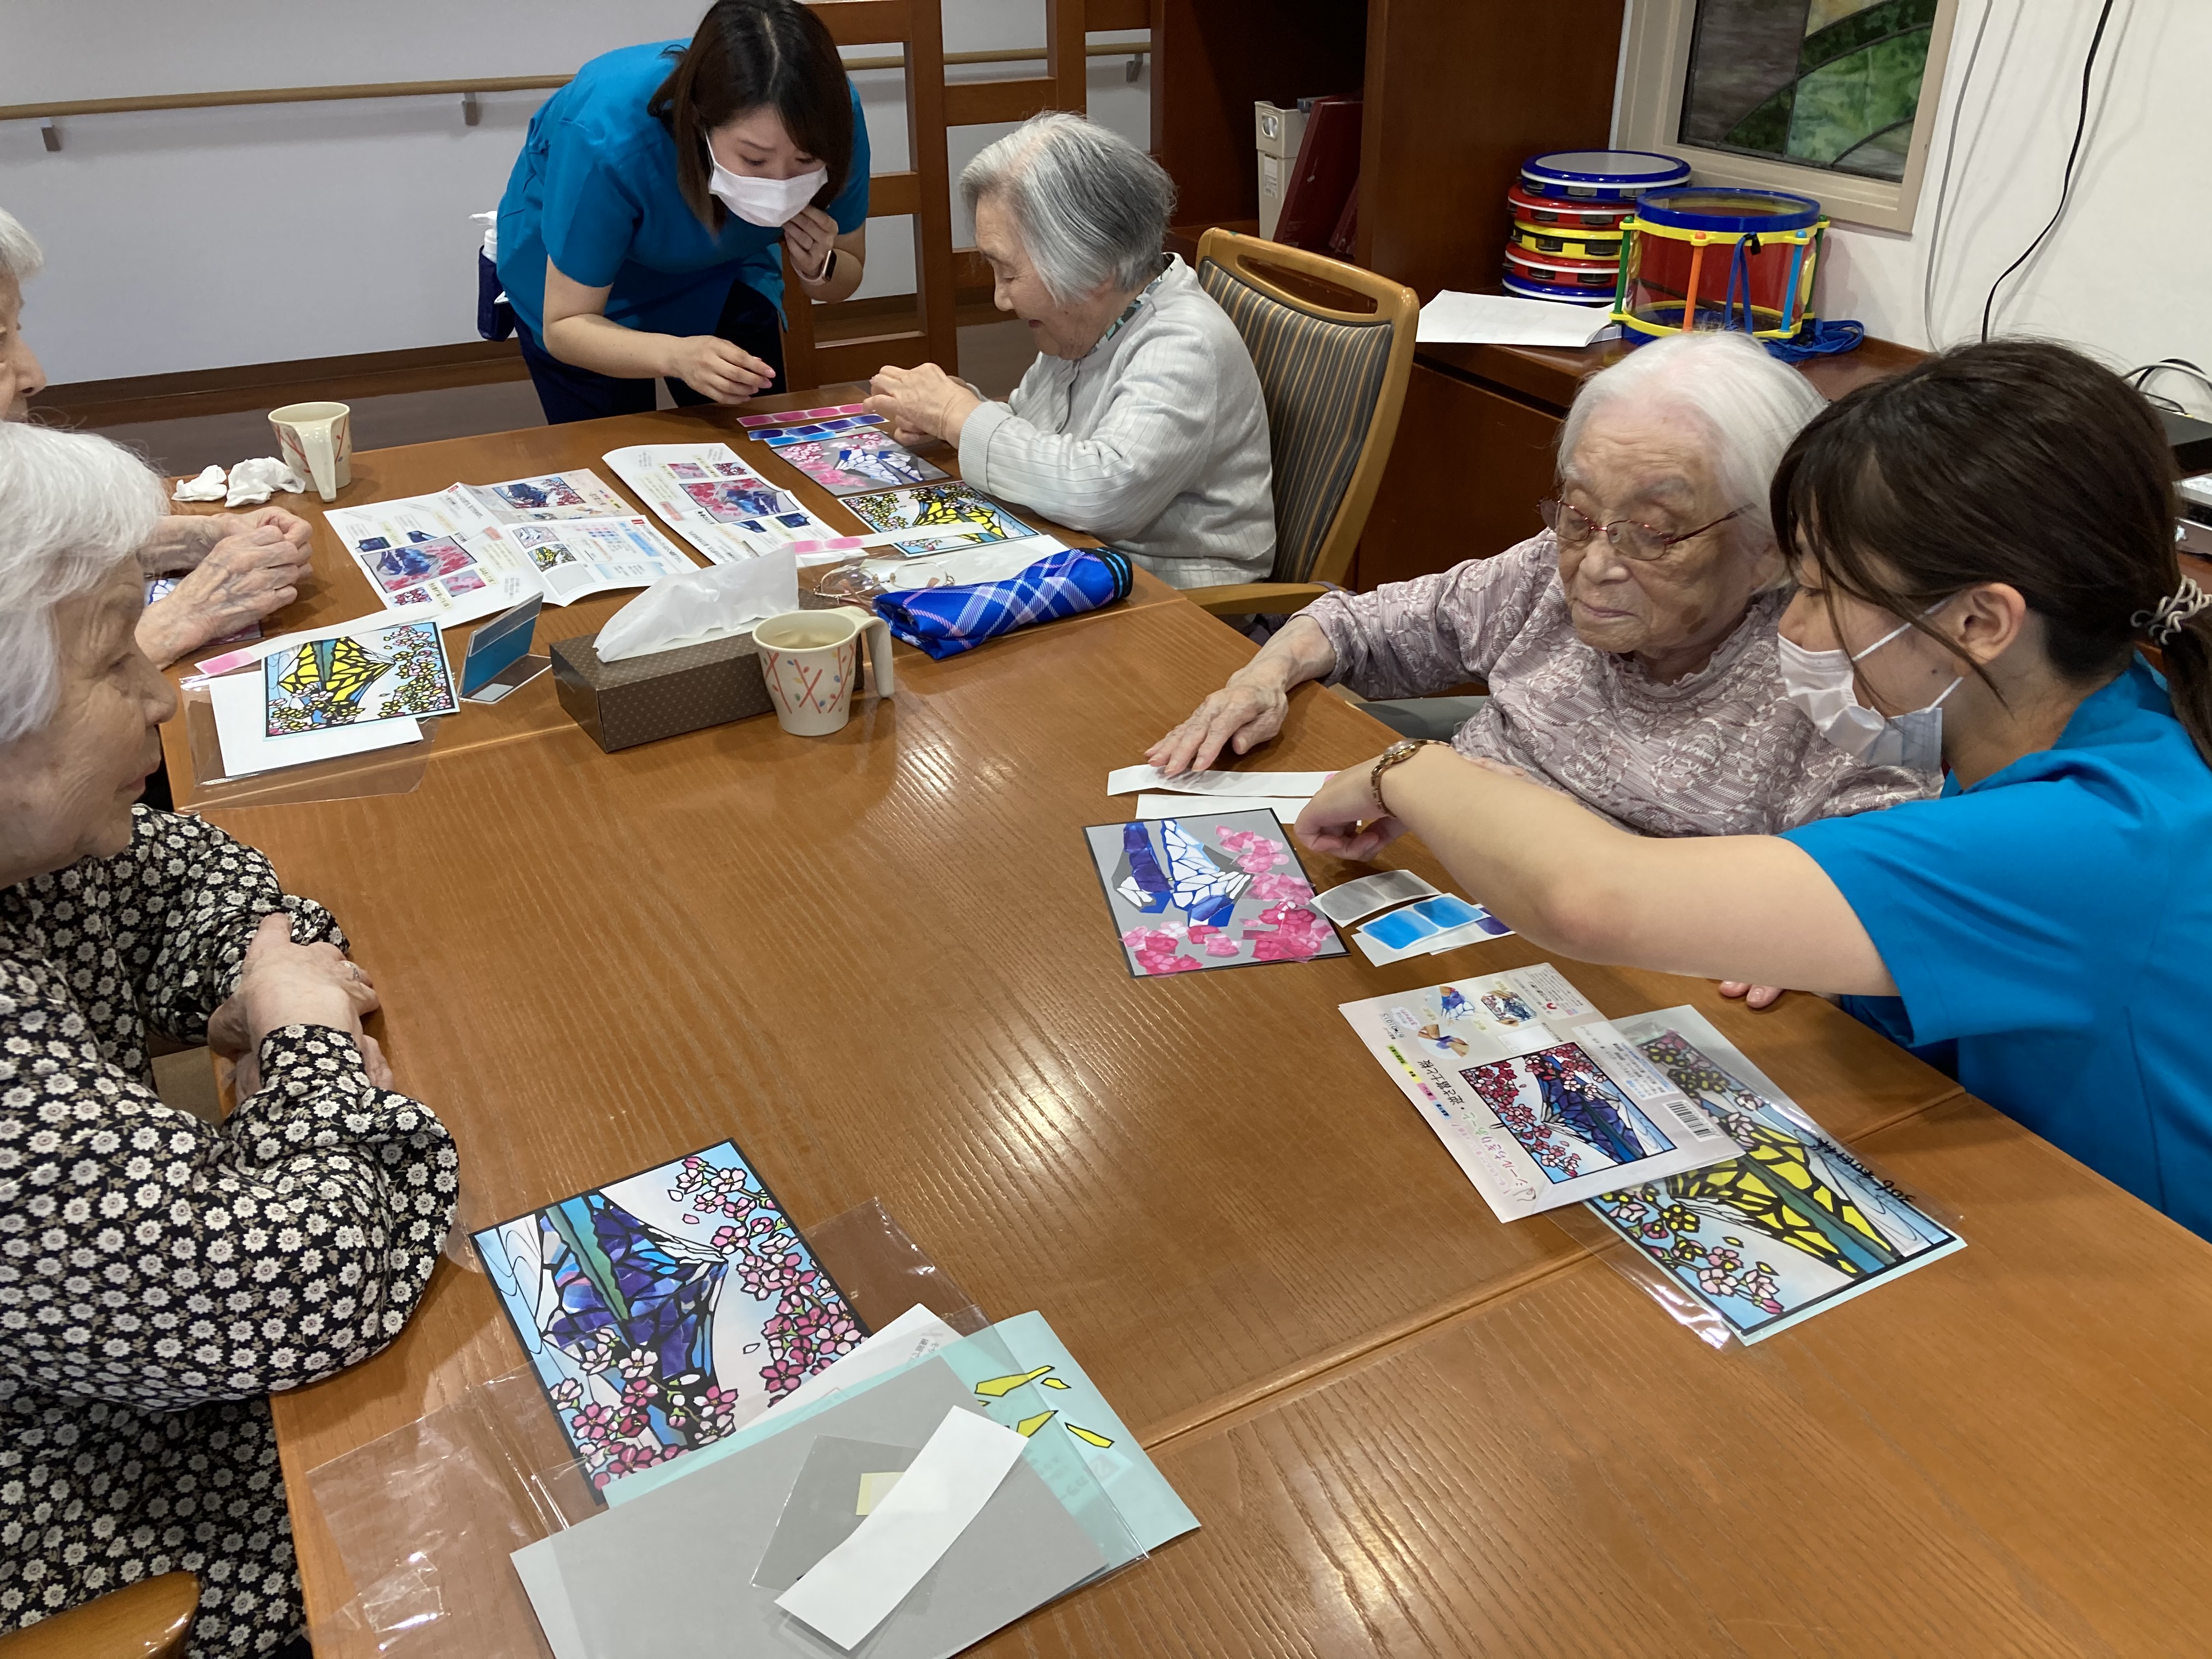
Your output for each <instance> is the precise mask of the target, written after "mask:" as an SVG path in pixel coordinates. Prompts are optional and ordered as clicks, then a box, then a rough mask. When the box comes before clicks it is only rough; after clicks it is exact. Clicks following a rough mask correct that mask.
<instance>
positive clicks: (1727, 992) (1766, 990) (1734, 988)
mask: <svg viewBox="0 0 2212 1659" xmlns="http://www.w3.org/2000/svg"><path fill="white" fill-rule="evenodd" d="M1720 985H1721V994H1722V995H1723V996H1724V997H1741V998H1742V999H1743V1006H1745V1007H1747V1008H1771V1007H1772V1006H1774V1005H1775V1004H1776V1003H1778V1002H1779V1001H1781V1000H1782V998H1783V996H1784V992H1783V988H1782V987H1780V986H1779V985H1753V984H1752V983H1751V982H1750V981H1747V980H1741V979H1724V980H1723V981H1721V982H1720Z"/></svg>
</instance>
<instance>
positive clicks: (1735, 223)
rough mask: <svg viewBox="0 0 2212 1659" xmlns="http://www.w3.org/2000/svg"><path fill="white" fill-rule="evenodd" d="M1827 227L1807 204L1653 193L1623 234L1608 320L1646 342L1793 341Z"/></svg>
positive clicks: (1747, 194)
mask: <svg viewBox="0 0 2212 1659" xmlns="http://www.w3.org/2000/svg"><path fill="white" fill-rule="evenodd" d="M1827 228H1828V222H1827V220H1826V219H1825V218H1823V217H1822V216H1821V215H1820V204H1819V203H1818V202H1816V201H1814V200H1813V199H1812V197H1808V196H1792V195H1790V194H1788V193H1787V192H1785V191H1778V190H1740V189H1736V188H1735V187H1733V186H1729V185H1680V186H1678V187H1675V188H1673V189H1668V190H1655V191H1651V192H1650V193H1649V194H1647V195H1645V196H1643V197H1639V198H1638V201H1637V204H1636V212H1635V215H1634V216H1632V217H1631V218H1629V219H1627V220H1626V221H1624V222H1623V223H1622V225H1621V232H1622V234H1623V236H1624V237H1625V238H1626V244H1625V246H1623V247H1622V248H1621V251H1620V283H1619V285H1618V287H1617V288H1616V289H1615V290H1614V293H1613V319H1614V320H1615V321H1616V322H1618V323H1620V325H1622V326H1623V327H1624V328H1626V329H1627V330H1629V331H1631V332H1632V334H1638V335H1644V336H1646V337H1656V336H1660V335H1667V334H1680V333H1682V332H1684V331H1687V330H1690V329H1735V330H1739V331H1742V332H1744V333H1747V334H1752V335H1755V336H1756V337H1759V338H1760V339H1762V340H1789V339H1794V338H1796V337H1797V335H1799V334H1800V333H1801V332H1802V331H1804V329H1805V327H1806V325H1808V323H1810V322H1811V321H1812V317H1813V310H1812V301H1813V272H1814V266H1815V265H1816V264H1817V263H1818V261H1819V258H1820V234H1821V233H1822V232H1823V231H1825V230H1826V229H1827ZM1516 240H1517V238H1516Z"/></svg>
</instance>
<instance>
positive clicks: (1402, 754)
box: [1367, 738, 1451, 818]
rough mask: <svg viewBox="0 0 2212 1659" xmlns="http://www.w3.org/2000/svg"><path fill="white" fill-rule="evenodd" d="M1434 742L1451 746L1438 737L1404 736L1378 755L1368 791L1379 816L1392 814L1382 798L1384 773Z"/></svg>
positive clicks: (1438, 745)
mask: <svg viewBox="0 0 2212 1659" xmlns="http://www.w3.org/2000/svg"><path fill="white" fill-rule="evenodd" d="M1431 744H1436V745H1437V747H1439V748H1444V749H1449V748H1450V747H1451V745H1450V744H1448V743H1443V742H1442V741H1441V740H1440V739H1438V738H1401V739H1400V740H1399V741H1398V742H1396V743H1394V744H1391V745H1390V746H1389V748H1388V749H1385V750H1383V752H1382V753H1381V754H1380V755H1378V756H1377V757H1376V760H1375V769H1374V770H1373V771H1371V772H1370V773H1369V774H1368V775H1367V793H1370V795H1372V796H1374V797H1375V815H1376V817H1385V818H1387V817H1389V816H1390V808H1389V805H1387V804H1386V803H1385V802H1384V801H1383V774H1384V773H1385V772H1387V771H1389V769H1391V768H1392V767H1394V766H1396V765H1399V764H1401V763H1403V762H1406V761H1409V760H1411V759H1413V757H1414V756H1416V755H1418V754H1419V753H1420V752H1421V750H1424V749H1426V748H1428V747H1429V746H1430V745H1431Z"/></svg>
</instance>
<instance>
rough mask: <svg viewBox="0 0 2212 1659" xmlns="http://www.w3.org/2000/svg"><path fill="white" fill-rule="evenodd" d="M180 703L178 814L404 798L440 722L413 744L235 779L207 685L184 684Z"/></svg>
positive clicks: (426, 725) (423, 724)
mask: <svg viewBox="0 0 2212 1659" xmlns="http://www.w3.org/2000/svg"><path fill="white" fill-rule="evenodd" d="M257 671H258V670H257ZM180 701H181V704H182V708H181V716H182V718H183V720H184V722H185V742H186V744H187V746H188V747H189V749H190V750H191V761H192V777H191V799H189V800H185V801H184V802H182V804H181V805H180V807H179V810H180V811H186V812H195V813H197V812H207V811H217V810H219V809H223V808H228V807H233V806H295V805H301V804H303V803H307V802H313V801H325V800H355V799H360V798H361V797H362V796H365V795H404V794H406V793H409V792H410V791H411V790H413V789H414V788H415V787H416V786H417V785H419V784H420V783H421V782H422V773H423V769H424V768H425V767H426V766H427V765H428V762H429V756H430V747H431V744H434V743H435V741H436V740H437V730H438V726H439V723H440V722H439V720H437V719H431V720H421V721H418V722H417V725H418V726H419V727H420V729H421V732H422V736H421V738H418V739H417V740H416V741H415V742H413V743H404V744H396V745H395V746H393V747H392V748H390V749H372V750H368V752H367V753H366V754H360V755H339V756H336V757H332V758H331V759H329V760H322V761H313V762H310V763H308V764H307V765H305V766H288V767H284V768H283V769H279V770H276V771H273V772H254V773H249V774H247V775H246V776H244V777H237V778H234V777H231V776H229V775H228V774H227V773H226V771H225V769H224V766H223V758H222V742H221V740H220V739H219V738H217V737H216V722H215V704H214V702H213V701H212V700H211V698H210V695H209V692H208V687H207V684H206V683H205V682H203V683H201V684H197V685H187V686H185V688H184V689H183V691H182V693H181V696H180Z"/></svg>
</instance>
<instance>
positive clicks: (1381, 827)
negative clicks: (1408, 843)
mask: <svg viewBox="0 0 2212 1659" xmlns="http://www.w3.org/2000/svg"><path fill="white" fill-rule="evenodd" d="M1374 769H1375V763H1374V762H1373V761H1371V760H1370V761H1363V762H1361V763H1359V764H1358V765H1357V766H1347V767H1346V768H1345V769H1344V770H1342V771H1341V772H1339V773H1338V774H1336V775H1335V776H1334V777H1332V778H1331V779H1329V781H1328V782H1327V783H1325V784H1323V785H1322V787H1321V793H1319V794H1317V795H1316V796H1315V797H1314V798H1313V799H1311V800H1310V801H1308V802H1307V803H1306V810H1305V811H1303V812H1301V813H1299V814H1298V821H1297V824H1296V826H1295V828H1296V829H1297V833H1298V839H1299V840H1300V841H1302V842H1304V843H1305V844H1306V845H1307V846H1309V847H1310V848H1313V849H1314V851H1315V852H1316V853H1327V854H1330V855H1332V856H1333V857H1335V858H1340V859H1346V860H1351V861H1352V863H1355V864H1364V863H1366V862H1367V861H1368V860H1370V859H1372V858H1373V857H1374V856H1375V855H1376V854H1377V853H1379V852H1381V851H1382V850H1383V848H1385V847H1388V846H1389V844H1390V843H1391V842H1394V841H1395V840H1397V839H1398V837H1399V836H1402V835H1404V834H1405V833H1406V826H1405V825H1404V824H1402V823H1400V822H1399V821H1398V820H1397V819H1396V818H1394V817H1388V816H1384V817H1376V816H1375V796H1374V793H1373V791H1372V790H1371V788H1370V787H1369V784H1368V781H1367V780H1368V778H1369V776H1370V775H1371V774H1372V773H1373V771H1374ZM1363 820H1365V822H1363Z"/></svg>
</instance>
